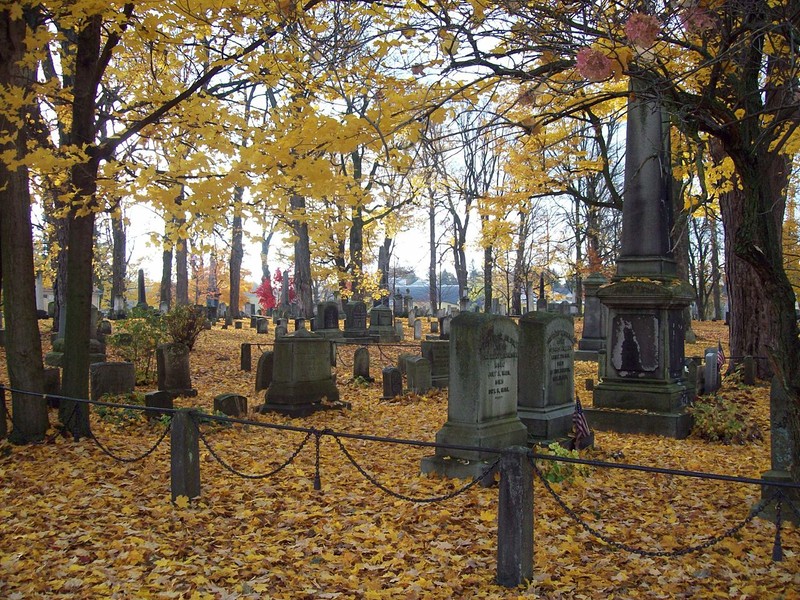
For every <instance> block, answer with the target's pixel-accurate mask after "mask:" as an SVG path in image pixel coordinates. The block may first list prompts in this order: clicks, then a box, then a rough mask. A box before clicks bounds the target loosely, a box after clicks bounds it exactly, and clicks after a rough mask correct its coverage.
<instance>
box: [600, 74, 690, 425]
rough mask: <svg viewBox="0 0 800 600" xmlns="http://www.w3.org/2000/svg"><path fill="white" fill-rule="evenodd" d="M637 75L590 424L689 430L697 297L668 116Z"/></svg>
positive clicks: (602, 290) (602, 289) (632, 85)
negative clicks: (687, 366)
mask: <svg viewBox="0 0 800 600" xmlns="http://www.w3.org/2000/svg"><path fill="white" fill-rule="evenodd" d="M648 93H650V94H651V95H652V93H653V90H652V87H651V86H648V83H647V81H646V80H644V79H642V78H640V77H638V76H632V77H631V83H630V96H629V100H628V125H627V127H628V129H627V137H626V157H625V189H624V192H623V198H624V202H623V210H622V247H621V249H620V255H619V258H618V259H617V272H616V275H615V276H614V277H613V278H612V280H611V283H610V284H608V285H605V286H601V287H600V288H599V289H598V292H597V296H598V298H599V299H600V301H601V302H602V303H603V304H604V305H605V306H607V307H608V319H607V321H606V349H605V352H602V351H601V352H600V354H599V358H598V365H599V371H600V379H601V381H600V383H599V384H598V385H597V386H596V387H595V390H594V407H593V408H587V409H586V416H587V419H588V421H589V423H590V425H591V426H592V427H594V428H596V429H599V430H607V431H617V432H621V433H653V434H659V435H664V436H668V437H673V438H684V437H686V436H687V435H689V432H690V430H691V424H692V420H691V415H689V414H688V413H687V412H686V407H687V405H688V404H689V402H690V401H691V399H692V394H693V391H692V390H691V389H689V386H688V385H687V382H686V379H685V375H684V319H683V311H684V309H685V308H686V307H687V306H688V305H689V303H690V302H691V300H692V294H691V290H690V289H689V287H688V285H687V284H685V283H683V282H682V281H681V280H680V279H678V277H677V275H676V273H677V269H676V263H675V260H674V259H673V257H672V251H671V244H670V229H671V227H672V203H671V197H670V185H671V181H672V174H671V162H670V156H669V123H668V121H667V120H665V113H664V111H663V109H662V106H661V104H660V103H659V102H658V101H656V100H654V99H652V96H650V97H648V95H647V94H648Z"/></svg>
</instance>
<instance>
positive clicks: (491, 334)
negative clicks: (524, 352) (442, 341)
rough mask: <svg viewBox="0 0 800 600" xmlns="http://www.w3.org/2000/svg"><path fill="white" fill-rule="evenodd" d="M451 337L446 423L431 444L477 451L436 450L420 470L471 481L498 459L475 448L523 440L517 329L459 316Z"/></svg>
mask: <svg viewBox="0 0 800 600" xmlns="http://www.w3.org/2000/svg"><path fill="white" fill-rule="evenodd" d="M451 335H452V338H451V341H450V346H449V348H450V388H449V393H448V402H447V422H446V423H445V424H444V426H443V427H442V428H441V429H440V430H439V432H438V433H437V434H436V442H437V443H439V444H448V445H456V446H470V447H475V448H478V449H477V450H456V449H450V448H437V449H436V455H435V456H429V457H426V458H423V459H422V463H421V469H422V472H423V473H437V474H439V475H441V476H444V477H456V478H474V477H478V476H480V475H482V474H483V473H484V472H485V471H486V470H487V468H488V467H489V466H491V464H492V463H493V462H494V461H495V460H496V459H497V458H498V456H497V454H495V453H494V452H484V451H482V450H480V448H487V449H489V448H492V449H499V448H507V447H510V446H519V445H524V444H525V443H526V440H527V437H528V430H527V429H526V428H525V425H524V424H523V423H522V421H520V420H519V417H518V416H517V345H518V329H517V326H516V325H515V324H514V322H513V321H512V320H511V319H509V318H507V317H501V316H496V315H487V314H481V313H462V314H461V315H459V316H458V317H456V318H455V319H453V322H452V330H451Z"/></svg>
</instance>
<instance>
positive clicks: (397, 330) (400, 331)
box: [394, 320, 405, 342]
mask: <svg viewBox="0 0 800 600" xmlns="http://www.w3.org/2000/svg"><path fill="white" fill-rule="evenodd" d="M394 335H395V337H396V338H397V341H398V342H402V341H403V338H404V337H405V327H403V322H402V321H400V320H396V321H395V322H394Z"/></svg>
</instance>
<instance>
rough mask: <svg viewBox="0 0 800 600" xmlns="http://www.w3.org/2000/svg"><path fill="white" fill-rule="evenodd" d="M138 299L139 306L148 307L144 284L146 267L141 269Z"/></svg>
mask: <svg viewBox="0 0 800 600" xmlns="http://www.w3.org/2000/svg"><path fill="white" fill-rule="evenodd" d="M138 283H139V285H138V292H139V294H138V301H137V303H136V306H138V307H139V308H147V295H146V293H145V285H144V269H139V281H138Z"/></svg>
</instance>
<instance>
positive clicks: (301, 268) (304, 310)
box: [286, 194, 314, 318]
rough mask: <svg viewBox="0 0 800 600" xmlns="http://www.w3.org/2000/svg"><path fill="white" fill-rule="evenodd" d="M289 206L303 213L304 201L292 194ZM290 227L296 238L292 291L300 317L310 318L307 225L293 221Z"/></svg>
mask: <svg viewBox="0 0 800 600" xmlns="http://www.w3.org/2000/svg"><path fill="white" fill-rule="evenodd" d="M291 205H292V210H293V211H299V212H300V213H305V208H306V199H305V198H304V197H303V196H300V195H298V194H293V195H292V198H291ZM292 227H293V229H294V233H295V238H296V241H295V243H294V289H295V293H296V294H297V302H298V305H299V307H300V316H301V317H306V318H311V317H312V316H313V315H314V300H313V297H312V295H311V247H310V240H309V236H308V223H306V222H305V220H304V219H295V220H293V221H292ZM286 283H288V282H286Z"/></svg>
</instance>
